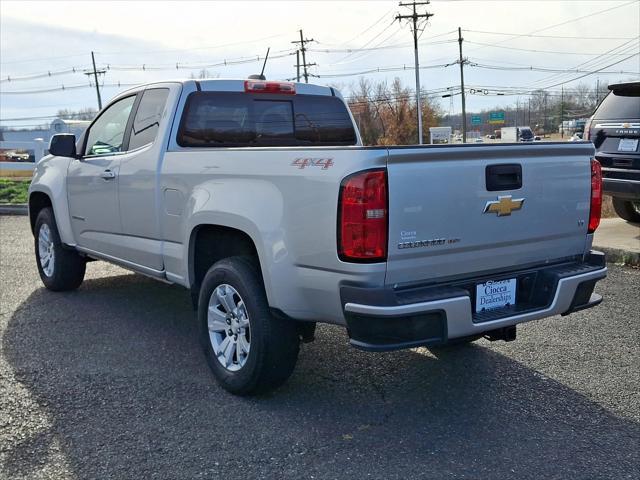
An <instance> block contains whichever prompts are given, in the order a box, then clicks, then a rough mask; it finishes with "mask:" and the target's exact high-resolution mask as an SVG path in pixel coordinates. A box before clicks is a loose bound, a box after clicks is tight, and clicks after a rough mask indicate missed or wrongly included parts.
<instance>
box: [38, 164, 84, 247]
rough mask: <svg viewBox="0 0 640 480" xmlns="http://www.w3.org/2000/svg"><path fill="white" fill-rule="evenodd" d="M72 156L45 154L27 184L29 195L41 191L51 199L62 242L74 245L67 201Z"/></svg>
mask: <svg viewBox="0 0 640 480" xmlns="http://www.w3.org/2000/svg"><path fill="white" fill-rule="evenodd" d="M72 161H73V159H72V158H67V157H54V156H50V155H49V156H46V157H44V158H43V159H42V160H40V161H39V162H38V163H37V164H36V168H35V171H34V174H33V179H32V180H31V185H30V186H29V197H31V194H32V193H34V192H42V193H44V194H46V195H47V196H48V197H49V199H50V200H51V205H52V207H53V213H54V215H55V217H56V224H57V226H58V232H59V234H60V239H61V240H62V243H64V244H66V245H69V246H72V247H73V246H75V245H76V241H75V238H74V237H73V230H72V229H71V217H70V216H69V202H68V201H67V181H66V178H67V168H69V163H71V162H72Z"/></svg>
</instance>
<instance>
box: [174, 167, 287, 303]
mask: <svg viewBox="0 0 640 480" xmlns="http://www.w3.org/2000/svg"><path fill="white" fill-rule="evenodd" d="M186 205H187V209H186V212H185V214H186V218H185V227H186V228H185V229H184V231H185V238H184V239H183V245H184V250H185V251H184V252H183V261H184V264H183V271H184V272H186V273H187V275H188V277H187V282H188V284H189V285H191V284H192V283H193V281H194V279H193V266H192V265H189V263H190V255H191V249H192V247H193V238H194V232H195V231H196V230H197V229H198V228H199V227H201V226H203V225H216V226H221V227H228V228H233V229H236V230H239V231H241V232H243V233H245V234H247V235H248V236H249V238H250V239H251V240H252V242H253V244H254V246H255V247H256V251H257V252H258V259H259V262H260V268H261V269H262V271H263V272H269V274H268V275H266V274H265V275H263V277H264V284H265V290H266V293H267V298H268V300H269V303H270V304H272V301H273V302H274V303H276V302H277V299H276V298H275V297H277V295H276V293H275V292H274V289H273V285H272V282H273V278H277V276H278V275H279V274H278V272H280V273H284V270H286V269H287V263H288V262H287V261H286V257H287V243H286V236H285V233H284V232H285V230H284V228H283V214H284V202H283V198H282V194H281V192H280V190H278V189H277V188H276V187H275V185H273V184H272V183H270V182H268V181H266V180H261V179H246V178H244V179H233V178H231V179H216V180H209V181H206V182H203V183H202V184H200V185H198V186H197V187H196V188H194V190H193V192H192V195H191V197H190V198H189V199H188V200H187V202H186Z"/></svg>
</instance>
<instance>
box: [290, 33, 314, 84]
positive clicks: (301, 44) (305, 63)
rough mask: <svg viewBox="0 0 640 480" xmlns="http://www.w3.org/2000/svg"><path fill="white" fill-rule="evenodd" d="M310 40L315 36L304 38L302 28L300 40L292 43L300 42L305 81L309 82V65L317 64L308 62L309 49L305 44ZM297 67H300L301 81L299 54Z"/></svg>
mask: <svg viewBox="0 0 640 480" xmlns="http://www.w3.org/2000/svg"><path fill="white" fill-rule="evenodd" d="M309 42H313V38H304V35H302V30H300V40H296V41H295V42H291V43H299V44H300V52H302V68H303V72H304V73H303V75H304V83H309V72H307V67H313V66H314V65H315V63H307V56H306V52H307V49H306V48H305V46H304V44H305V43H309ZM297 67H298V81H299V80H300V57H299V56H298V62H297Z"/></svg>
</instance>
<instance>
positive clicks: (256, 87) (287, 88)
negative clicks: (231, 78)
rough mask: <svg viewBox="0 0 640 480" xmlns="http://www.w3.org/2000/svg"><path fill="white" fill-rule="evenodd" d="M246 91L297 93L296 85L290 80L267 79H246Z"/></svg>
mask: <svg viewBox="0 0 640 480" xmlns="http://www.w3.org/2000/svg"><path fill="white" fill-rule="evenodd" d="M244 91H245V92H248V93H280V94H282V93H284V94H288V95H295V93H296V86H295V84H293V83H289V82H267V81H265V80H245V81H244Z"/></svg>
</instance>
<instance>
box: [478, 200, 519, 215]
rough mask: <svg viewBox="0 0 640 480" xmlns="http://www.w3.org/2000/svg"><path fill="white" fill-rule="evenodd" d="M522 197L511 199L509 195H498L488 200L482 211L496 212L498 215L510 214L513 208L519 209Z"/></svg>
mask: <svg viewBox="0 0 640 480" xmlns="http://www.w3.org/2000/svg"><path fill="white" fill-rule="evenodd" d="M523 204H524V198H516V199H514V200H512V199H511V195H504V196H498V200H491V201H488V202H487V204H486V205H485V206H484V212H482V213H497V214H498V216H499V217H503V216H505V215H511V212H513V211H514V210H520V209H521V208H522V205H523Z"/></svg>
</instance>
